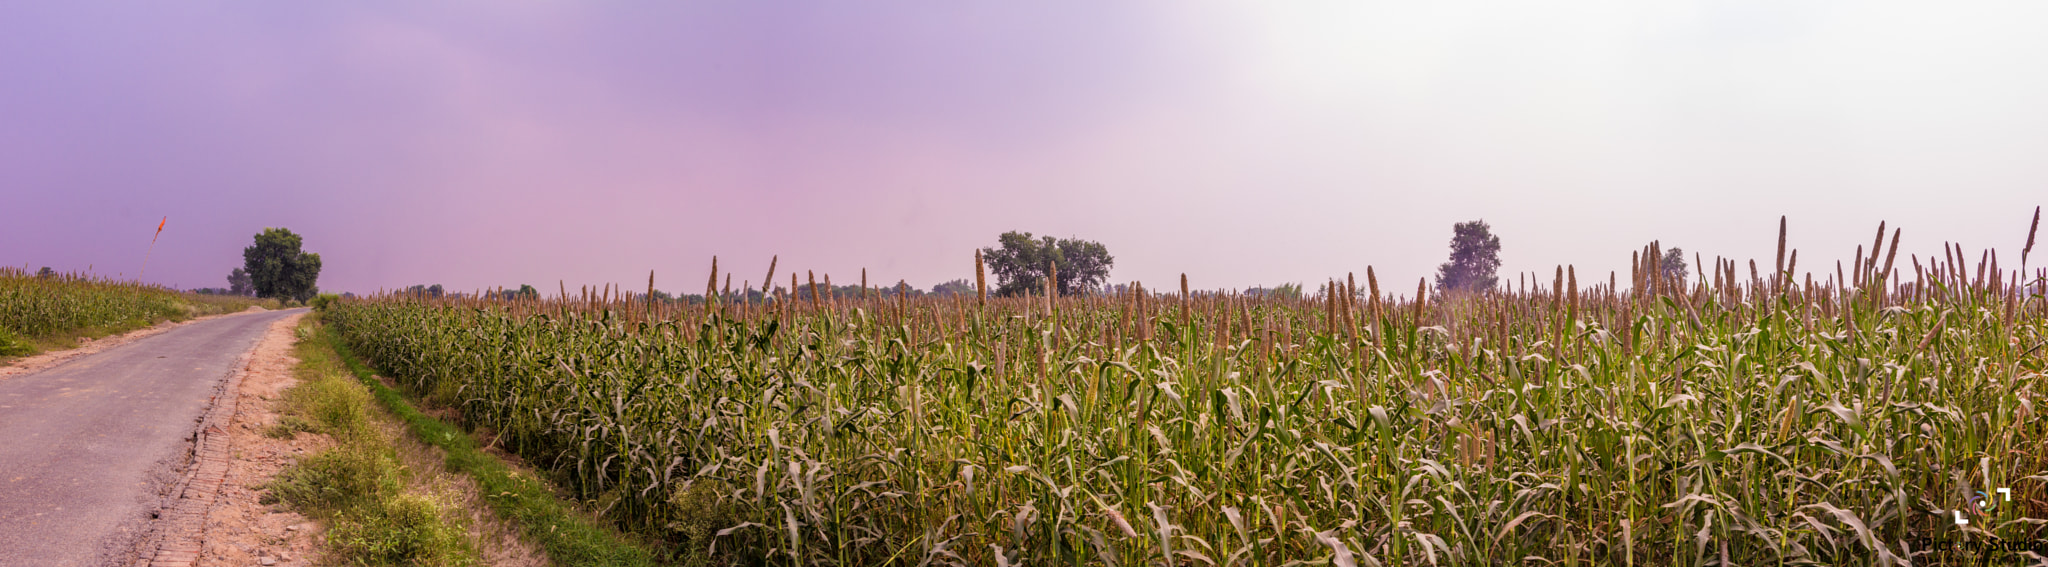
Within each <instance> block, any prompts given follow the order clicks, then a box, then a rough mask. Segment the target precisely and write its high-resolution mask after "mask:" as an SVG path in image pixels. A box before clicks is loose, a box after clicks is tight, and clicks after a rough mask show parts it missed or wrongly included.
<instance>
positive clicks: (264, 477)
mask: <svg viewBox="0 0 2048 567" xmlns="http://www.w3.org/2000/svg"><path fill="white" fill-rule="evenodd" d="M299 318H300V316H299V315H293V316H291V317H287V318H285V319H281V320H279V321H277V322H276V323H272V324H271V326H270V330H269V331H267V332H265V333H264V334H263V339H262V341H261V342H259V343H257V345H256V350H255V352H254V354H252V355H251V356H250V359H249V364H248V366H247V367H246V370H244V372H243V374H242V380H241V384H240V386H239V388H238V392H237V396H238V397H237V400H236V403H235V414H234V417H233V419H231V420H230V421H229V422H228V427H227V438H228V446H229V450H228V453H229V455H230V456H231V458H230V459H229V461H228V463H227V473H226V475H225V477H224V478H223V481H222V483H221V486H220V492H219V495H218V497H217V499H216V500H215V501H214V505H213V508H212V510H210V511H209V512H208V513H207V514H206V517H205V520H204V526H203V528H202V530H203V534H204V535H203V536H202V537H201V539H202V542H203V543H202V546H201V548H200V552H199V557H198V562H197V564H198V565H310V564H313V562H314V559H315V550H317V549H318V547H319V539H318V538H319V535H318V534H320V533H321V531H322V530H321V528H320V526H319V525H317V524H315V523H313V522H311V521H310V520H307V519H306V517H305V516H301V515H299V514H298V513H296V512H292V511H290V510H289V509H287V508H286V507H284V506H283V505H281V504H279V505H264V504H262V503H261V498H262V490H261V489H260V488H259V487H261V486H262V485H263V484H264V483H267V482H270V479H272V478H274V477H276V476H277V473H278V472H279V471H282V470H284V468H285V467H286V466H288V465H290V464H291V463H292V462H294V461H296V460H297V459H298V458H299V457H302V456H305V455H311V454H314V453H317V452H319V451H320V450H322V449H325V448H327V446H328V445H331V444H332V443H333V442H332V441H330V440H328V439H327V437H326V436H324V435H295V436H293V437H292V438H291V439H277V438H273V437H270V436H267V435H264V432H265V431H267V430H268V429H270V426H272V425H275V424H276V423H277V420H278V417H279V415H278V407H279V405H280V403H279V402H280V400H279V399H278V398H279V396H280V395H281V394H283V392H284V390H285V389H286V388H290V387H291V386H292V385H293V384H296V383H298V379H297V377H295V376H294V375H293V372H292V370H293V368H295V367H297V366H298V363H299V359H298V358H296V357H293V356H292V340H293V330H294V329H295V328H297V326H298V323H299Z"/></svg>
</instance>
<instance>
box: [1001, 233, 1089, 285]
mask: <svg viewBox="0 0 2048 567" xmlns="http://www.w3.org/2000/svg"><path fill="white" fill-rule="evenodd" d="M997 241H998V246H997V247H995V248H983V249H982V250H981V254H982V258H983V259H984V261H986V262H987V263H988V269H989V271H991V272H995V275H996V282H997V283H996V290H995V293H996V294H997V295H1022V294H1024V293H1043V290H1044V289H1045V280H1046V278H1047V277H1049V276H1050V272H1051V271H1052V267H1053V266H1058V267H1059V281H1058V282H1057V283H1056V285H1057V286H1058V289H1059V292H1060V294H1062V295H1072V294H1081V293H1086V292H1088V291H1089V290H1093V289H1095V288H1096V287H1098V286H1100V285H1102V282H1103V280H1106V279H1109V269H1110V268H1111V267H1112V266H1115V265H1116V258H1113V257H1111V256H1110V255H1109V248H1107V247H1104V246H1103V245H1102V243H1100V242H1093V241H1088V240H1079V239H1069V238H1053V237H1050V236H1044V237H1034V236H1032V235H1031V233H1029V232H1017V231H1010V232H1005V233H1003V235H1002V236H1001V237H999V238H998V239H997Z"/></svg>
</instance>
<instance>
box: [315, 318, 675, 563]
mask: <svg viewBox="0 0 2048 567" xmlns="http://www.w3.org/2000/svg"><path fill="white" fill-rule="evenodd" d="M316 337H317V338H316V340H318V341H320V344H321V345H322V346H323V347H324V348H329V349H332V350H333V352H336V353H338V358H339V360H342V361H345V362H346V363H347V366H348V368H349V370H350V371H351V372H353V373H354V375H355V377H356V378H358V379H359V382H358V384H359V385H361V386H362V387H364V388H366V389H367V390H368V391H369V392H371V393H372V394H373V395H374V396H375V398H376V400H377V402H378V403H379V404H381V405H382V406H383V408H384V409H385V410H387V411H389V412H391V414H392V415H394V416H397V418H398V419H399V420H400V421H402V422H404V423H405V425H406V427H407V428H408V429H409V430H410V431H411V432H412V435H413V436H414V437H415V438H417V439H419V440H421V441H423V442H425V443H427V444H429V445H432V446H434V447H437V448H440V449H441V451H442V452H443V454H444V455H445V457H446V465H447V467H448V469H449V470H451V471H455V472H460V473H462V474H465V475H468V476H469V477H470V478H472V479H474V480H475V481H476V483H477V487H478V489H479V490H480V491H481V492H482V493H483V494H484V495H485V501H486V502H488V503H489V504H490V507H491V509H492V510H493V511H494V512H495V513H497V514H498V515H499V516H500V517H503V518H506V519H508V520H511V521H512V522H514V523H515V524H517V525H518V526H519V528H520V529H521V531H522V532H523V534H524V535H525V536H526V538H528V540H529V541H532V542H534V543H536V544H538V545H539V546H540V547H541V549H542V550H543V551H544V552H545V553H547V555H548V558H549V559H550V560H552V561H553V562H554V563H555V564H558V565H565V566H580V565H593V566H595V565H616V566H633V565H653V564H656V561H655V555H654V554H653V553H651V552H650V551H649V550H647V549H646V548H645V546H643V545H641V544H639V543H636V542H633V541H632V540H630V539H628V538H625V537H622V535H621V534H619V533H618V532H616V531H613V530H609V529H606V528H605V527H603V526H602V525H599V524H598V523H595V522H593V521H591V520H590V519H587V518H586V517H585V516H584V515H583V514H581V513H579V512H577V511H576V510H575V508H574V506H573V505H572V504H570V503H567V502H564V501H562V500H561V499H560V498H558V497H556V495H555V494H554V492H553V491H551V490H550V489H549V488H548V486H547V484H546V483H545V482H543V481H542V480H540V479H537V478H534V477H533V476H531V475H526V474H520V473H519V472H517V471H516V470H514V469H513V468H512V467H510V466H507V465H506V464H505V463H504V462H502V461H500V460H498V459H497V458H496V457H493V456H491V455H490V454H488V453H485V452H484V451H482V450H480V449H479V448H478V446H477V443H476V440H475V439H474V438H472V437H471V436H470V435H469V434H468V433H466V432H464V431H462V430H461V429H460V428H457V427H455V426H452V425H449V424H447V423H444V422H442V421H440V420H437V419H434V418H433V417H432V416H428V415H426V414H424V413H421V412H420V411H419V410H417V409H415V408H414V407H413V406H412V404H411V403H410V402H408V401H407V400H406V399H405V396H404V395H403V394H401V393H400V392H398V391H397V390H394V389H392V388H390V387H387V386H385V385H384V384H383V383H382V382H379V381H378V380H377V379H376V378H375V376H374V375H373V374H372V372H371V371H370V369H369V368H368V367H367V366H364V365H363V364H362V363H361V362H360V361H358V360H356V359H355V358H354V357H352V356H350V355H349V354H348V350H347V347H345V346H343V345H341V344H340V343H338V342H335V341H333V339H332V336H331V335H329V334H328V333H327V332H325V331H322V332H319V333H317V334H316Z"/></svg>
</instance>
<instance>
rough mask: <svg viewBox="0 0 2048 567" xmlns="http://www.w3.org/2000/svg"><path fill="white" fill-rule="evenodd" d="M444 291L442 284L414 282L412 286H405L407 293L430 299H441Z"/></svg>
mask: <svg viewBox="0 0 2048 567" xmlns="http://www.w3.org/2000/svg"><path fill="white" fill-rule="evenodd" d="M443 291H444V290H443V289H442V287H441V284H434V285H427V284H412V287H408V288H405V294H406V295H410V296H413V297H424V298H429V299H439V298H440V297H441V293H442V292H443Z"/></svg>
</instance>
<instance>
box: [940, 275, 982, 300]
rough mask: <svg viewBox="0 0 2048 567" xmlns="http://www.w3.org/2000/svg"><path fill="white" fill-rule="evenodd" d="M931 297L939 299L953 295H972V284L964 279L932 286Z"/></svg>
mask: <svg viewBox="0 0 2048 567" xmlns="http://www.w3.org/2000/svg"><path fill="white" fill-rule="evenodd" d="M932 295H937V296H941V297H945V296H953V295H974V283H973V282H969V281H967V280H964V279H959V280H953V281H950V282H946V283H942V284H939V285H935V286H932Z"/></svg>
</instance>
